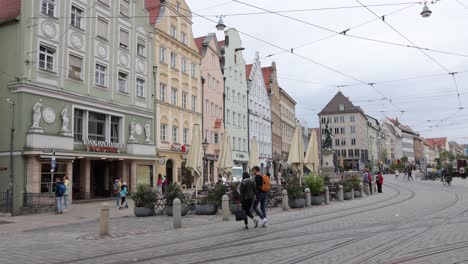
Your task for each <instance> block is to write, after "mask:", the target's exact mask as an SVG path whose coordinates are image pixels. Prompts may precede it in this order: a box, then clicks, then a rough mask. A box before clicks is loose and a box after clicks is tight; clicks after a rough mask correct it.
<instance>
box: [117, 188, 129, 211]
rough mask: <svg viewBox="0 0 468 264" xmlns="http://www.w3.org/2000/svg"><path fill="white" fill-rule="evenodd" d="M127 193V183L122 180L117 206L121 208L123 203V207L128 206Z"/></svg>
mask: <svg viewBox="0 0 468 264" xmlns="http://www.w3.org/2000/svg"><path fill="white" fill-rule="evenodd" d="M127 193H128V189H127V183H126V182H124V183H123V184H122V187H121V189H120V200H121V202H120V206H119V209H121V208H122V207H123V206H124V204H125V208H128V203H127Z"/></svg>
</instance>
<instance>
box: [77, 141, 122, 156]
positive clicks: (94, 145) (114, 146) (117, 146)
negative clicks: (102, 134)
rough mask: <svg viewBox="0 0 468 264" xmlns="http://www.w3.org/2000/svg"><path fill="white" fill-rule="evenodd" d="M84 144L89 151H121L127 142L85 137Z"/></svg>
mask: <svg viewBox="0 0 468 264" xmlns="http://www.w3.org/2000/svg"><path fill="white" fill-rule="evenodd" d="M83 144H84V145H86V148H87V150H88V151H95V152H107V153H120V150H121V149H122V148H125V144H121V143H116V142H106V141H99V140H91V139H83Z"/></svg>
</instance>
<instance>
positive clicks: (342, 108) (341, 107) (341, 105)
mask: <svg viewBox="0 0 468 264" xmlns="http://www.w3.org/2000/svg"><path fill="white" fill-rule="evenodd" d="M340 111H342V112H343V111H344V104H340Z"/></svg>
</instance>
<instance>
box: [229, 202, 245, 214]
mask: <svg viewBox="0 0 468 264" xmlns="http://www.w3.org/2000/svg"><path fill="white" fill-rule="evenodd" d="M241 208H242V206H241V205H240V204H236V203H232V204H229V210H230V211H231V213H233V214H235V213H236V212H237V211H238V210H239V209H241Z"/></svg>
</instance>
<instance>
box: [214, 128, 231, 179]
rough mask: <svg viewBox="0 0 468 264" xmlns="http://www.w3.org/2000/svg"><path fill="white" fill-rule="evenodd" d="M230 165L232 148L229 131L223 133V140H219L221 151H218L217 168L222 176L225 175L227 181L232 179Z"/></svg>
mask: <svg viewBox="0 0 468 264" xmlns="http://www.w3.org/2000/svg"><path fill="white" fill-rule="evenodd" d="M232 167H234V161H233V160H232V148H231V141H230V138H229V132H226V133H224V137H223V141H222V142H221V151H220V153H219V161H218V170H219V172H220V173H221V175H222V176H224V175H225V174H226V175H227V177H226V178H227V179H228V181H232V179H231V176H232Z"/></svg>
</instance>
